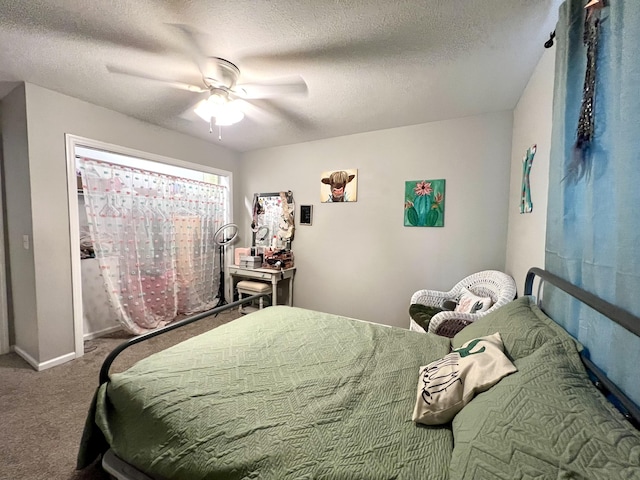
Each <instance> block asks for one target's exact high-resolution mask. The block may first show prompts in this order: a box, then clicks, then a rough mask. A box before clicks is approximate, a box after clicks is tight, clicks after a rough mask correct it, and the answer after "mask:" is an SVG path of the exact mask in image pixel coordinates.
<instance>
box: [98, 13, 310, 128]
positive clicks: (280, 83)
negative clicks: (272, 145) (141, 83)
mask: <svg viewBox="0 0 640 480" xmlns="http://www.w3.org/2000/svg"><path fill="white" fill-rule="evenodd" d="M173 26H174V27H177V28H178V29H179V30H180V31H181V32H182V33H183V34H184V36H185V37H186V39H187V40H188V43H189V46H190V50H191V52H190V53H191V56H192V58H193V60H194V62H195V63H196V65H197V66H198V69H199V70H200V73H201V75H202V84H201V85H192V84H189V83H183V82H178V81H173V80H170V79H167V78H161V77H157V76H154V75H152V74H148V73H146V72H139V71H133V70H128V69H124V68H120V67H117V66H112V65H108V66H107V70H108V71H109V72H111V73H117V74H123V75H129V76H134V77H139V78H144V79H146V80H151V81H155V82H160V83H162V84H164V85H167V86H169V87H172V88H178V89H181V90H186V91H189V92H193V93H195V94H200V95H204V94H206V97H205V98H201V99H200V100H199V101H197V102H196V103H195V104H194V105H193V106H192V107H190V108H189V109H188V110H187V112H189V111H193V112H195V113H196V115H198V116H199V117H200V118H202V119H203V120H205V121H207V122H209V126H210V129H209V131H210V132H211V131H213V125H216V126H218V127H220V126H228V125H233V124H234V123H237V122H239V121H241V120H242V119H243V118H244V115H245V111H248V112H251V113H252V114H254V115H256V116H259V115H260V114H263V117H264V116H265V115H264V113H267V112H264V108H265V105H264V101H263V99H273V98H277V97H281V96H285V95H292V94H297V95H300V94H306V93H307V91H308V89H307V84H306V82H305V81H304V79H303V78H302V77H301V76H299V75H295V76H290V77H287V78H281V79H278V80H273V81H266V82H259V83H245V84H239V83H238V80H239V78H240V69H239V68H238V67H237V66H236V65H235V64H233V63H232V62H230V61H229V60H226V59H224V58H220V57H209V56H206V55H204V54H203V53H202V51H201V50H200V48H199V46H198V44H197V42H196V41H195V35H194V32H193V31H192V30H191V29H190V28H189V27H187V26H186V25H173ZM253 100H261V101H263V103H262V104H261V105H257V104H255V103H253V102H252V101H253ZM183 118H185V116H184V115H183Z"/></svg>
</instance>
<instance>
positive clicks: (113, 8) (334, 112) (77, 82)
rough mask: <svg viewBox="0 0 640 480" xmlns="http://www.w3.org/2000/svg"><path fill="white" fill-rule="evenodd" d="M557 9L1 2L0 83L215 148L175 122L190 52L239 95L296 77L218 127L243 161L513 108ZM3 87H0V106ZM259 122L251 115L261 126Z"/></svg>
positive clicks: (323, 0) (187, 101)
mask: <svg viewBox="0 0 640 480" xmlns="http://www.w3.org/2000/svg"><path fill="white" fill-rule="evenodd" d="M560 3H561V0H421V1H419V0H415V1H395V2H392V1H388V0H379V1H378V0H271V1H267V0H249V1H246V0H218V1H211V0H183V1H178V0H169V1H160V0H110V1H107V2H105V1H103V0H0V82H3V81H7V82H15V81H25V82H30V83H33V84H36V85H40V86H42V87H46V88H49V89H51V90H55V91H58V92H61V93H64V94H66V95H70V96H72V97H76V98H79V99H82V100H85V101H88V102H91V103H94V104H97V105H101V106H103V107H106V108H109V109H111V110H115V111H118V112H122V113H124V114H127V115H130V116H132V117H136V118H139V119H141V120H144V121H147V122H150V123H153V124H156V125H160V126H163V127H166V128H170V129H173V130H178V131H181V132H184V133H188V134H190V135H193V136H197V137H201V138H203V139H205V140H208V141H210V142H215V143H219V141H218V137H217V135H216V134H213V135H211V134H209V127H208V124H207V123H206V122H203V121H201V120H198V121H187V120H185V119H183V118H182V117H181V114H182V113H183V112H184V111H185V110H188V109H189V107H190V106H191V105H193V104H194V103H196V102H197V101H198V100H200V99H201V98H202V94H197V93H192V92H188V91H184V90H179V89H174V88H171V87H169V86H166V85H164V84H161V83H159V82H154V81H150V80H145V79H140V78H134V77H131V76H127V75H119V74H116V73H110V72H109V71H108V70H107V67H114V68H120V69H128V70H135V71H140V72H145V73H146V74H148V75H151V76H155V77H162V78H167V79H170V80H174V81H180V82H187V83H190V84H195V85H201V81H202V80H201V74H200V72H199V70H198V67H197V65H196V63H195V62H194V60H193V59H194V48H193V45H192V44H190V43H189V42H188V41H187V39H185V36H184V34H183V32H182V31H181V30H180V29H179V28H176V24H182V25H187V26H189V28H190V31H192V32H197V35H196V36H195V38H196V40H197V44H198V48H199V49H200V50H201V51H202V52H204V53H205V54H206V55H208V56H216V57H223V58H226V59H228V60H230V61H232V62H233V63H235V64H236V65H237V66H238V67H239V68H240V71H241V75H240V83H251V82H262V81H268V80H273V79H279V78H282V77H287V76H291V75H300V76H302V78H304V80H305V81H306V83H307V85H308V94H307V95H306V96H300V95H298V96H296V95H291V96H286V97H278V98H273V99H268V100H261V101H255V102H254V107H256V108H253V109H250V110H247V117H246V118H245V119H244V120H243V121H242V122H240V123H238V124H236V125H233V126H230V127H223V129H222V141H221V143H222V145H224V146H227V147H228V148H231V149H234V150H238V151H248V150H254V149H258V148H263V147H269V146H277V145H285V144H291V143H298V142H303V141H309V140H316V139H322V138H328V137H335V136H340V135H348V134H352V133H358V132H365V131H372V130H379V129H385V128H391V127H398V126H404V125H411V124H417V123H424V122H429V121H434V120H442V119H448V118H457V117H464V116H469V115H475V114H479V113H483V112H490V111H499V110H506V109H512V108H513V107H514V106H515V104H516V102H517V101H518V98H519V97H520V94H521V93H522V90H523V89H524V87H525V85H526V83H527V81H528V79H529V77H530V75H531V73H532V71H533V69H534V67H535V65H536V64H537V62H538V60H539V58H540V56H541V55H542V51H543V43H544V42H545V41H546V40H547V39H548V38H549V33H550V32H551V31H552V30H553V29H554V28H555V21H556V18H557V9H558V6H559V4H560ZM7 90H8V87H7V85H6V84H5V85H4V86H3V85H2V84H1V83H0V95H2V94H4V93H6V92H7ZM258 113H260V115H258Z"/></svg>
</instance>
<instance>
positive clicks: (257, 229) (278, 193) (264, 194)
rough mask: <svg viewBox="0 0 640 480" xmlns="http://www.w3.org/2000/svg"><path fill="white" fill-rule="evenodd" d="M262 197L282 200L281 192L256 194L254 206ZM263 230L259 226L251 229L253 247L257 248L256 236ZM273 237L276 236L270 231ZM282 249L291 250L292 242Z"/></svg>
mask: <svg viewBox="0 0 640 480" xmlns="http://www.w3.org/2000/svg"><path fill="white" fill-rule="evenodd" d="M285 191H286V192H287V193H291V191H290V190H285ZM261 197H263V198H269V197H277V198H280V192H267V193H254V194H253V205H255V203H256V202H257V201H258V198H261ZM291 197H292V198H293V194H292V193H291ZM252 215H253V212H252ZM292 215H295V212H292ZM251 222H252V224H253V218H252V219H251ZM294 224H295V221H294ZM262 228H263V226H258V227H257V228H254V227H253V226H252V227H251V232H252V235H251V245H252V246H253V247H256V246H257V245H256V234H257V233H258V232H259V231H260V229H262ZM273 235H274V232H271V231H270V232H269V237H273ZM261 247H265V248H269V247H270V245H266V246H265V245H261ZM282 248H283V249H286V250H291V240H289V241H288V242H287V244H286V245H285V246H283V247H282Z"/></svg>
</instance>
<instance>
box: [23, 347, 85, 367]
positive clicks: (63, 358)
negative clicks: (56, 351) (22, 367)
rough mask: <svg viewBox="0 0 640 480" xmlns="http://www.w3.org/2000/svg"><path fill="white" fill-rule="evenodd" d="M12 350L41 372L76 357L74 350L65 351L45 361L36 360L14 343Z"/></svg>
mask: <svg viewBox="0 0 640 480" xmlns="http://www.w3.org/2000/svg"><path fill="white" fill-rule="evenodd" d="M13 348H14V351H15V352H16V353H17V354H18V355H20V357H21V358H22V359H23V360H24V361H25V362H27V363H28V364H29V365H31V366H32V367H33V368H34V369H35V370H37V371H38V372H41V371H42V370H46V369H48V368H52V367H57V366H58V365H62V364H63V363H67V362H69V361H71V360H73V359H75V358H76V354H75V352H71V353H67V354H66V355H62V356H60V357H56V358H52V359H51V360H47V361H46V362H38V361H37V360H36V359H35V358H33V357H32V356H31V355H29V354H28V353H27V352H25V351H24V350H22V349H21V348H20V347H18V346H17V345H14V347H13Z"/></svg>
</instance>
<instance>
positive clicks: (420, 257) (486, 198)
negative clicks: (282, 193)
mask: <svg viewBox="0 0 640 480" xmlns="http://www.w3.org/2000/svg"><path fill="white" fill-rule="evenodd" d="M512 129H513V124H512V112H498V113H492V114H486V115H480V116H476V117H469V118H462V119H456V120H447V121H441V122H433V123H428V124H422V125H414V126H409V127H403V128H396V129H390V130H383V131H376V132H369V133H364V134H358V135H350V136H345V137H338V138H331V139H327V140H321V141H315V142H309V143H302V144H296V145H290V146H285V147H277V148H271V149H265V150H260V151H255V152H250V153H246V154H244V155H243V157H242V161H243V174H242V176H241V182H240V184H239V185H240V190H241V191H242V192H244V193H245V200H244V201H245V202H246V203H247V204H248V205H250V203H251V200H252V194H253V193H254V192H273V191H279V190H292V191H293V194H294V199H295V202H296V233H295V239H294V241H293V245H292V249H293V252H294V254H295V262H296V266H297V268H298V273H297V275H296V280H295V290H294V305H296V306H300V307H305V308H311V309H315V310H321V311H326V312H330V313H336V314H341V315H346V316H350V317H355V318H360V319H363V320H370V321H374V322H378V323H384V324H388V325H396V326H402V327H407V326H408V306H409V300H410V296H411V294H412V293H413V292H414V291H416V290H418V289H421V288H435V289H444V290H448V289H449V288H451V287H452V286H453V285H454V284H455V283H456V282H457V281H458V280H460V279H461V278H463V277H464V276H466V275H468V274H470V273H473V272H476V271H479V270H484V269H499V270H502V269H504V266H505V250H506V238H507V200H508V195H509V168H510V158H511V134H512ZM347 168H357V169H358V201H357V202H355V203H343V204H337V203H335V204H327V203H324V204H321V203H319V199H320V174H321V173H322V172H323V171H327V170H336V169H347ZM439 178H444V179H446V181H447V184H446V198H445V226H444V228H418V227H404V226H403V212H404V211H403V208H404V188H405V181H408V180H424V179H439ZM301 204H312V205H313V225H312V226H300V225H299V224H298V220H299V211H300V210H299V206H300V205H301ZM236 208H239V205H237V206H236ZM243 214H244V218H242V219H240V221H241V225H242V227H243V228H245V238H250V236H249V235H248V227H249V223H250V215H249V211H248V209H246V208H245V209H243ZM236 217H237V218H239V217H238V216H236ZM248 244H249V242H248V241H246V242H245V243H244V245H243V246H247V245H248Z"/></svg>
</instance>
